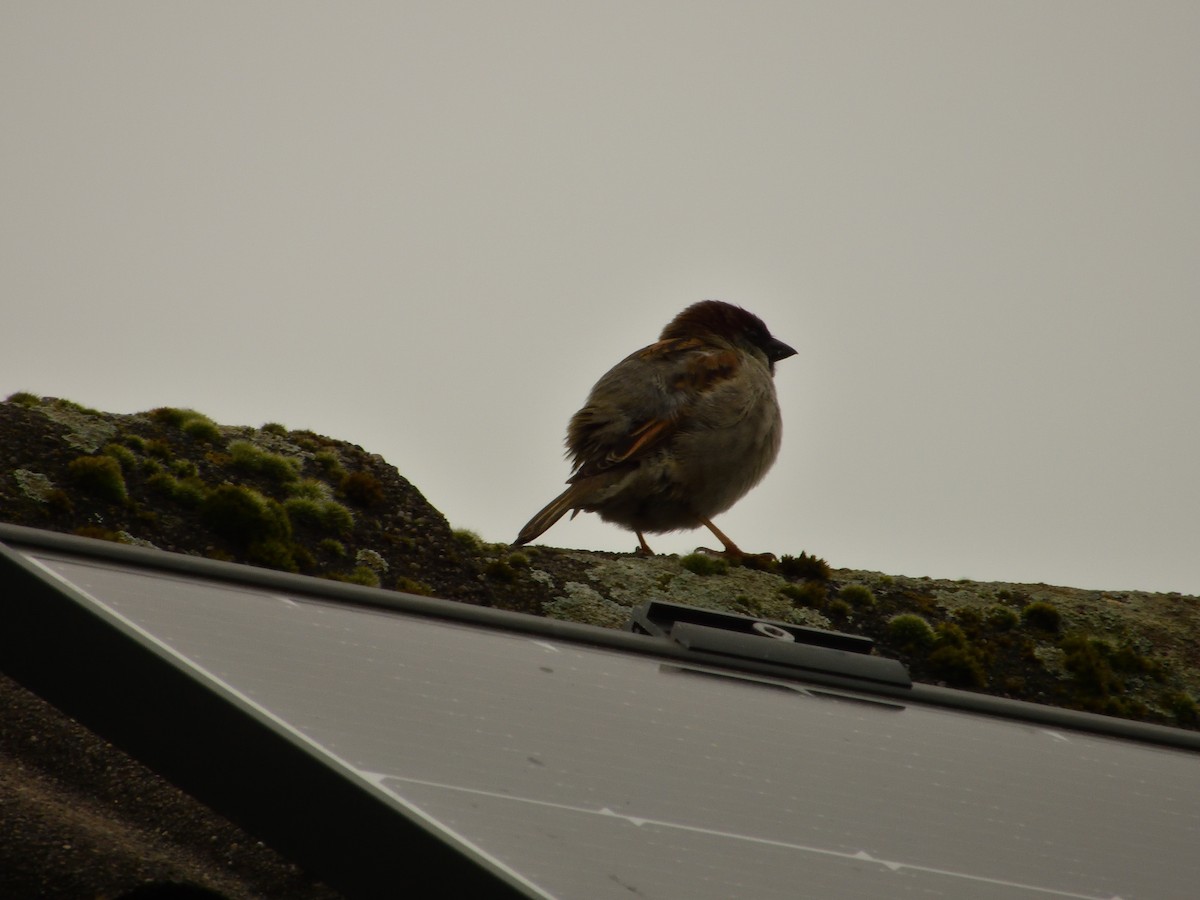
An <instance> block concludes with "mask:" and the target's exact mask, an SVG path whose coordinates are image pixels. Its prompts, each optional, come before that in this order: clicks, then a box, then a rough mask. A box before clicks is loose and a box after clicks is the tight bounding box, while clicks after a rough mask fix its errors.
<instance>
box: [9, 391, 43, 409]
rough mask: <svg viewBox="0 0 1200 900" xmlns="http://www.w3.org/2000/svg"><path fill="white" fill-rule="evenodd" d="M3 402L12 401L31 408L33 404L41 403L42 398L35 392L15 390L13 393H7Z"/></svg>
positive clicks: (38, 404)
mask: <svg viewBox="0 0 1200 900" xmlns="http://www.w3.org/2000/svg"><path fill="white" fill-rule="evenodd" d="M4 402H5V403H13V404H15V405H17V406H24V407H25V408H26V409H32V408H33V407H35V406H41V405H42V398H41V397H39V396H38V395H37V394H31V393H29V392H28V391H17V392H16V393H15V394H9V395H8V397H6V398H5V400H4Z"/></svg>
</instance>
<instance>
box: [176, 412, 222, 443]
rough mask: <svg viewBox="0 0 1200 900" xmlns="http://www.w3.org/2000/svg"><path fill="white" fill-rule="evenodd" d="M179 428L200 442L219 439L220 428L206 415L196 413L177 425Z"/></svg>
mask: <svg viewBox="0 0 1200 900" xmlns="http://www.w3.org/2000/svg"><path fill="white" fill-rule="evenodd" d="M179 430H180V431H182V432H183V433H184V434H186V435H187V436H188V437H190V438H191V439H192V440H193V441H198V442H199V443H201V444H215V443H217V442H219V441H220V440H221V429H219V428H218V427H217V423H216V422H214V421H213V420H212V419H210V418H208V416H201V415H197V416H196V417H195V418H193V419H188V420H187V421H186V422H184V423H183V424H182V425H180V426H179Z"/></svg>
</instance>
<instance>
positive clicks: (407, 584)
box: [396, 575, 433, 597]
mask: <svg viewBox="0 0 1200 900" xmlns="http://www.w3.org/2000/svg"><path fill="white" fill-rule="evenodd" d="M396 590H398V591H403V592H404V593H406V594H417V595H418V596H421V597H432V596H433V588H431V587H430V586H429V585H427V584H426V583H425V582H423V581H417V580H415V579H413V578H408V577H406V576H403V575H401V576H400V577H399V578H397V579H396Z"/></svg>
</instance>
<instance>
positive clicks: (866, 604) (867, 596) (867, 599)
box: [838, 584, 875, 609]
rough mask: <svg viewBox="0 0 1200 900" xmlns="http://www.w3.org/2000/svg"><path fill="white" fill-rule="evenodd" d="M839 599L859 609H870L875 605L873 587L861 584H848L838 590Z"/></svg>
mask: <svg viewBox="0 0 1200 900" xmlns="http://www.w3.org/2000/svg"><path fill="white" fill-rule="evenodd" d="M838 599H840V600H842V601H843V602H845V603H848V604H849V605H850V606H852V607H856V608H858V609H870V608H871V607H872V606H874V605H875V595H874V594H872V593H871V589H870V588H868V587H866V586H865V585H861V584H848V585H846V586H845V587H844V588H842V589H841V590H840V591H838Z"/></svg>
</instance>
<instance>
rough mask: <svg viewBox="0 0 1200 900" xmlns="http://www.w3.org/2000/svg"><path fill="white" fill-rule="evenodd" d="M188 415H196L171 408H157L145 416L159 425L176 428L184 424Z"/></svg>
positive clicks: (187, 410) (190, 411)
mask: <svg viewBox="0 0 1200 900" xmlns="http://www.w3.org/2000/svg"><path fill="white" fill-rule="evenodd" d="M189 414H190V415H198V413H196V412H195V410H190V409H176V408H175V407H173V406H158V407H155V408H154V409H152V410H150V412H149V413H147V415H149V416H150V418H151V419H153V420H154V421H155V422H157V423H158V424H159V425H169V426H171V427H173V428H178V427H179V426H180V425H182V424H183V423H184V422H186V421H187V420H188V418H189Z"/></svg>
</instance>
